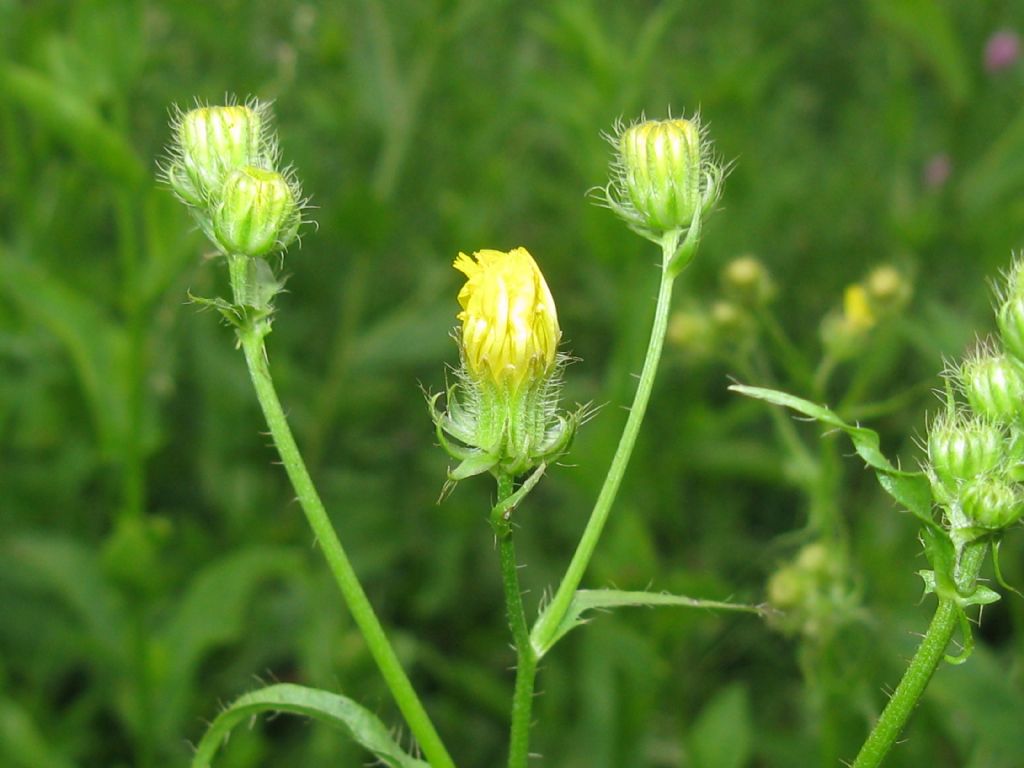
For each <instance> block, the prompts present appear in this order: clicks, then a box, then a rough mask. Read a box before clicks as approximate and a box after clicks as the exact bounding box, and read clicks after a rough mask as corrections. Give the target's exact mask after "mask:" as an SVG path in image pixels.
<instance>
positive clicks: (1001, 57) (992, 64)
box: [985, 29, 1020, 72]
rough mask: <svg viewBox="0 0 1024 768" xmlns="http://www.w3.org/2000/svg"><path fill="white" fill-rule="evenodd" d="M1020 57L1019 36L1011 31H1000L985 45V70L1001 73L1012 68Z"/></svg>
mask: <svg viewBox="0 0 1024 768" xmlns="http://www.w3.org/2000/svg"><path fill="white" fill-rule="evenodd" d="M1019 56H1020V36H1019V35H1018V34H1017V33H1016V32H1014V31H1013V30H1012V29H1001V30H999V31H998V32H995V33H993V35H992V36H991V37H990V38H989V39H988V42H987V43H985V69H986V71H988V72H1002V71H1003V70H1004V69H1008V68H1009V67H1011V66H1013V64H1014V62H1016V61H1017V59H1018V57H1019Z"/></svg>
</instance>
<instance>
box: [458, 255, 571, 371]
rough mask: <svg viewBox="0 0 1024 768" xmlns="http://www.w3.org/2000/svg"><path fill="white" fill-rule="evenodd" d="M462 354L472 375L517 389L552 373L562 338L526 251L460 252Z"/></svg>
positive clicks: (551, 302)
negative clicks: (463, 277) (462, 277)
mask: <svg viewBox="0 0 1024 768" xmlns="http://www.w3.org/2000/svg"><path fill="white" fill-rule="evenodd" d="M453 266H454V267H455V268H456V269H457V270H459V271H460V272H462V273H463V274H464V275H466V278H467V280H466V284H465V285H464V286H463V287H462V290H461V291H459V304H460V305H461V306H462V311H461V312H460V313H459V314H458V319H459V320H461V321H462V338H461V342H462V354H463V358H464V360H465V363H466V367H467V369H468V370H469V373H470V375H472V376H473V377H475V378H476V379H478V380H489V381H491V382H493V383H495V384H497V385H498V386H499V387H503V388H504V387H508V388H509V389H511V390H512V391H516V390H518V389H519V388H520V387H521V386H522V385H523V383H524V382H526V381H528V380H531V379H534V378H542V377H545V376H547V375H549V374H550V373H552V372H553V371H554V368H555V358H556V355H557V352H558V342H559V341H560V340H561V336H562V333H561V331H560V330H559V327H558V315H557V313H556V311H555V302H554V299H553V298H552V297H551V291H550V290H548V285H547V283H546V282H545V281H544V276H543V275H542V274H541V271H540V269H539V268H538V267H537V263H536V262H535V261H534V260H533V257H532V256H530V254H529V252H528V251H527V250H526V249H525V248H515V249H513V250H512V251H509V252H508V253H504V252H502V251H493V250H483V251H477V252H476V253H474V254H473V256H472V257H470V256H467V255H466V254H464V253H460V254H459V256H458V258H457V259H456V260H455V263H454V265H453Z"/></svg>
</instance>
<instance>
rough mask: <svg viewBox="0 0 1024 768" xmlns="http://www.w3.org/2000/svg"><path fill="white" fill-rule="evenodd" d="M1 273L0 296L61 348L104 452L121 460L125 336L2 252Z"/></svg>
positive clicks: (80, 300)
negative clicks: (90, 412)
mask: <svg viewBox="0 0 1024 768" xmlns="http://www.w3.org/2000/svg"><path fill="white" fill-rule="evenodd" d="M0 272H2V273H3V275H4V279H3V280H0V294H6V297H7V300H8V301H9V302H11V303H14V304H16V305H18V306H19V307H20V308H21V310H22V311H23V312H24V313H25V314H26V315H27V316H28V317H30V318H32V319H34V320H35V321H36V322H38V323H40V324H41V325H43V326H44V327H45V328H46V329H47V330H49V331H50V333H52V334H53V335H54V336H55V337H57V339H59V340H60V342H61V344H63V346H64V349H65V350H66V352H67V355H68V357H69V358H70V359H71V362H72V364H73V365H74V368H75V373H76V375H77V376H78V380H79V383H80V385H81V387H82V389H83V390H84V392H85V395H86V398H87V399H88V401H89V408H90V410H91V411H92V417H93V421H94V423H95V427H96V432H97V434H98V436H99V440H100V442H101V444H102V446H103V449H104V451H105V452H106V453H107V455H108V456H118V455H121V453H122V451H121V446H122V445H123V443H124V441H125V440H126V439H127V433H128V430H129V421H130V420H129V414H128V402H129V398H128V395H127V369H126V365H127V348H128V339H127V336H126V334H125V332H124V330H123V329H122V328H121V327H119V326H118V325H117V324H116V323H115V321H114V319H113V318H112V317H111V316H110V315H109V313H108V312H106V311H104V309H103V308H102V307H100V306H99V305H98V304H97V303H96V302H95V301H93V300H92V298H91V297H89V296H86V295H84V294H82V293H81V292H79V291H76V290H75V289H74V288H72V287H71V286H69V285H66V284H64V283H63V282H62V281H60V280H59V279H57V278H56V277H55V276H54V275H51V274H50V273H49V272H47V271H46V270H44V269H42V268H41V267H39V266H38V265H36V264H33V263H31V262H30V261H28V260H26V259H20V258H16V257H15V256H13V255H11V254H10V253H8V252H7V251H6V250H4V249H3V247H0Z"/></svg>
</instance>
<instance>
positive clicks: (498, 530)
mask: <svg viewBox="0 0 1024 768" xmlns="http://www.w3.org/2000/svg"><path fill="white" fill-rule="evenodd" d="M511 495H512V478H511V477H509V476H508V475H504V474H503V475H499V476H498V503H497V505H496V506H495V508H494V512H492V513H491V525H492V526H493V528H494V532H495V535H496V536H497V537H498V549H499V553H500V559H501V579H502V583H503V585H504V587H505V609H506V611H507V613H508V626H509V629H511V630H512V640H513V642H514V643H515V647H516V685H515V692H514V693H513V695H512V728H511V732H510V735H509V745H508V766H509V768H525V766H526V763H527V761H528V760H529V757H530V718H531V713H532V711H533V686H534V681H535V680H536V677H537V653H536V651H534V648H533V645H532V644H531V643H530V629H529V627H528V625H527V623H526V610H525V609H524V608H523V591H522V589H521V588H520V586H519V568H518V564H517V563H516V548H515V542H514V541H513V538H512V525H511V523H510V522H509V519H508V517H507V515H508V514H510V513H504V512H502V510H501V507H502V504H501V502H503V501H505V499H507V498H508V497H509V496H511Z"/></svg>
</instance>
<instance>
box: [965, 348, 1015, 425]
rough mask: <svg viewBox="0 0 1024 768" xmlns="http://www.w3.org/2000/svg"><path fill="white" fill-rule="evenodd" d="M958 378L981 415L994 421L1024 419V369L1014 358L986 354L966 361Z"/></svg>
mask: <svg viewBox="0 0 1024 768" xmlns="http://www.w3.org/2000/svg"><path fill="white" fill-rule="evenodd" d="M957 375H958V378H959V380H960V384H961V386H962V387H963V390H964V393H965V394H966V395H967V399H968V400H969V401H970V403H971V407H972V408H973V409H974V410H975V411H976V412H977V413H979V414H980V415H982V416H987V417H988V418H990V419H994V420H995V421H1016V420H1019V419H1020V418H1021V417H1022V416H1024V367H1022V366H1021V364H1020V363H1018V362H1017V361H1016V360H1014V359H1013V358H1011V357H1009V356H1008V355H1003V354H994V353H991V352H986V353H983V354H980V355H978V356H977V357H974V358H972V359H969V360H966V361H964V363H963V365H962V366H961V368H960V370H959V372H958V374H957Z"/></svg>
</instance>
